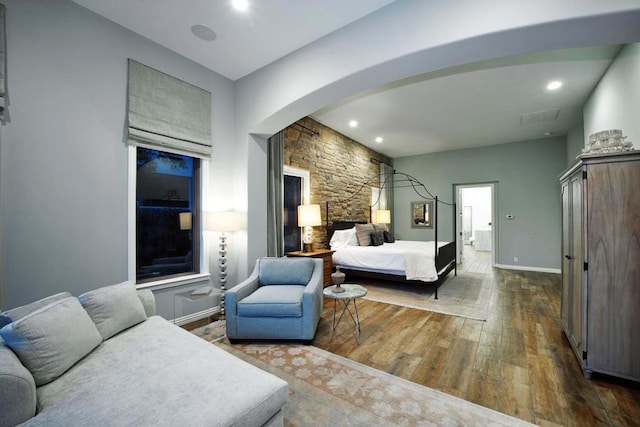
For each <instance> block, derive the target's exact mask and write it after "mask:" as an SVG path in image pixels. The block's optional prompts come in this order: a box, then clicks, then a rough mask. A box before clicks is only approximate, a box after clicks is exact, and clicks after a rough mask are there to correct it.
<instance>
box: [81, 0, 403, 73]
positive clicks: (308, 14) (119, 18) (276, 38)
mask: <svg viewBox="0 0 640 427" xmlns="http://www.w3.org/2000/svg"><path fill="white" fill-rule="evenodd" d="M73 1H75V2H76V3H78V4H79V5H81V6H84V7H86V8H88V9H90V10H92V11H94V12H95V13H97V14H99V15H102V16H104V17H105V18H107V19H109V20H111V21H113V22H116V23H118V24H120V25H122V26H123V27H126V28H128V29H129V30H131V31H133V32H136V33H138V34H140V35H142V36H144V37H146V38H148V39H150V40H153V41H154V42H156V43H158V44H160V45H162V46H164V47H166V48H169V49H171V50H173V51H174V52H177V53H179V54H181V55H183V56H185V57H187V58H189V59H191V60H193V61H195V62H197V63H199V64H201V65H203V66H205V67H207V68H209V69H210V70H213V71H215V72H217V73H219V74H222V75H223V76H225V77H227V78H229V79H231V80H237V79H239V78H241V77H244V76H245V75H247V74H250V73H252V72H253V71H255V70H257V69H259V68H262V67H264V66H265V65H267V64H270V63H271V62H273V61H275V60H276V59H278V58H281V57H283V56H285V55H287V54H289V53H291V52H293V51H295V50H297V49H299V48H301V47H303V46H305V45H307V44H309V43H311V42H312V41H314V40H317V39H319V38H321V37H323V36H325V35H327V34H329V33H331V32H332V31H335V30H337V29H338V28H341V27H343V26H345V25H347V24H349V23H351V22H353V21H356V20H358V19H360V18H362V17H363V16H366V15H368V14H370V13H371V12H373V11H375V10H377V9H379V8H381V7H383V6H386V5H387V4H389V3H391V2H392V1H393V0H348V1H345V0H249V4H250V6H249V10H248V11H247V12H245V13H240V12H237V11H236V10H234V9H233V7H232V6H231V0H188V1H186V0H107V1H105V0H73ZM193 25H205V26H207V27H209V28H211V29H212V30H213V31H214V32H215V33H216V34H217V38H216V39H215V40H214V41H204V40H201V39H199V38H197V37H196V36H194V35H193V33H192V32H191V27H192V26H193Z"/></svg>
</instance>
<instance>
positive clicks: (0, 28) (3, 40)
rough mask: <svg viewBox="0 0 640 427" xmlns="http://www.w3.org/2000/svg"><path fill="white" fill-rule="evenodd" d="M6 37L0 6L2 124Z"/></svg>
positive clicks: (2, 8) (3, 116)
mask: <svg viewBox="0 0 640 427" xmlns="http://www.w3.org/2000/svg"><path fill="white" fill-rule="evenodd" d="M6 40H7V38H6V36H5V10H4V5H3V4H0V121H2V122H3V123H4V121H5V111H4V110H5V93H6V86H5V85H6V80H5V75H4V70H5V68H6V63H5V60H6V56H7V46H6Z"/></svg>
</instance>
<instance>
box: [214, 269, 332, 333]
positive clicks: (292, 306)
mask: <svg viewBox="0 0 640 427" xmlns="http://www.w3.org/2000/svg"><path fill="white" fill-rule="evenodd" d="M322 270H323V269H322V260H321V259H315V258H260V259H258V260H257V261H256V265H255V268H254V270H253V273H252V274H251V276H249V278H248V279H247V280H245V281H244V282H242V283H240V284H238V285H236V286H234V287H233V288H231V289H230V290H228V291H227V292H226V294H225V317H226V327H227V337H228V338H229V341H231V342H234V340H238V339H287V340H304V341H308V342H311V340H313V337H314V336H315V334H316V328H317V327H318V322H319V321H320V316H321V314H322V304H323V296H322V289H323V287H322V282H323V278H322V276H323V271H322Z"/></svg>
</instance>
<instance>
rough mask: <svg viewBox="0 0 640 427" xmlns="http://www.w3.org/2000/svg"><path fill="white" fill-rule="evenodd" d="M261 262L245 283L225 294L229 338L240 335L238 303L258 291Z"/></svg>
mask: <svg viewBox="0 0 640 427" xmlns="http://www.w3.org/2000/svg"><path fill="white" fill-rule="evenodd" d="M258 277H259V260H258V261H256V265H255V267H254V268H253V273H251V276H249V277H248V278H247V279H246V280H244V281H243V282H240V283H238V284H237V285H236V286H234V287H233V288H231V289H229V290H227V291H226V292H225V293H224V310H225V321H226V329H227V336H228V337H229V338H231V339H233V338H235V337H237V335H238V332H237V331H238V315H237V313H238V301H240V300H242V299H243V298H246V297H247V296H249V295H251V293H253V292H254V291H255V290H256V289H258V285H259V282H258Z"/></svg>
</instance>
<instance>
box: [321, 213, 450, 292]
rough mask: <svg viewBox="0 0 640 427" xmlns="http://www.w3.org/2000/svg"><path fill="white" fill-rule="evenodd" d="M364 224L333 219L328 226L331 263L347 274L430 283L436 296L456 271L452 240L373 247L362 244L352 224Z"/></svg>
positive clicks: (405, 242) (383, 244) (404, 281)
mask: <svg viewBox="0 0 640 427" xmlns="http://www.w3.org/2000/svg"><path fill="white" fill-rule="evenodd" d="M363 224H364V223H363V222H361V221H334V222H333V225H332V226H331V227H329V235H328V240H329V241H330V247H331V249H332V250H334V251H335V252H334V254H333V256H332V258H333V265H334V266H336V267H338V266H339V267H340V270H341V271H342V272H344V273H345V274H347V275H348V276H357V277H368V278H376V279H383V280H393V281H396V282H403V283H406V282H410V283H417V284H422V285H424V284H431V285H433V286H434V287H435V291H434V297H435V299H438V287H439V286H440V285H441V284H442V283H443V282H444V281H445V280H446V278H447V276H448V274H449V273H450V272H451V271H452V270H453V271H454V274H456V273H457V271H456V247H455V242H441V241H440V242H438V243H437V244H436V242H435V241H430V242H428V241H409V240H395V241H393V242H392V240H393V239H387V240H388V241H387V242H384V243H382V244H378V245H376V246H372V245H367V246H361V245H360V244H359V243H358V240H357V236H356V230H355V227H356V225H358V226H359V227H360V226H361V225H363Z"/></svg>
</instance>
